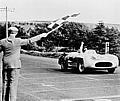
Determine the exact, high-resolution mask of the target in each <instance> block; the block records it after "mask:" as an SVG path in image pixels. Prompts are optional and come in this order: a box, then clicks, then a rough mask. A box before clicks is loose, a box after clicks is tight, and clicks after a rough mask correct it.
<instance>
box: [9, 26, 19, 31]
mask: <svg viewBox="0 0 120 101" xmlns="http://www.w3.org/2000/svg"><path fill="white" fill-rule="evenodd" d="M8 30H11V31H18V29H17V28H16V27H10V28H8Z"/></svg>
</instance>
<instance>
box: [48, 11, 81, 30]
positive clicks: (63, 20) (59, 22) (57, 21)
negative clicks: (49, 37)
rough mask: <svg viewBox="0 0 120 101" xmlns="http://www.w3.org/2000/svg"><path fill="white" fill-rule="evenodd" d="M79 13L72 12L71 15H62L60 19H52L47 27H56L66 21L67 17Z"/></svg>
mask: <svg viewBox="0 0 120 101" xmlns="http://www.w3.org/2000/svg"><path fill="white" fill-rule="evenodd" d="M79 14H80V13H77V14H72V15H67V16H65V17H62V18H60V19H57V20H55V21H52V22H51V24H50V25H48V28H51V29H53V28H56V27H57V26H59V25H62V24H64V23H66V22H68V20H69V18H72V17H77V16H78V15H79Z"/></svg>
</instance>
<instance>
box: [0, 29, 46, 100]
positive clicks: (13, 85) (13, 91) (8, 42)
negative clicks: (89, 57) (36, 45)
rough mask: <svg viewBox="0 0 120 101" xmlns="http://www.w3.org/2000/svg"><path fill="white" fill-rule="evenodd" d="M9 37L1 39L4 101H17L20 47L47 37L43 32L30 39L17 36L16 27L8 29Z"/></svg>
mask: <svg viewBox="0 0 120 101" xmlns="http://www.w3.org/2000/svg"><path fill="white" fill-rule="evenodd" d="M8 31H9V34H10V35H9V37H8V38H5V39H2V40H0V51H3V57H2V65H3V66H2V101H16V97H17V85H18V77H19V72H20V68H21V61H20V49H21V46H22V45H26V44H29V43H32V42H35V41H38V40H40V39H41V38H42V37H46V36H47V35H48V34H47V33H43V34H40V35H37V36H35V37H32V38H30V39H21V38H16V37H15V36H16V35H17V33H18V29H17V28H16V27H10V28H9V29H8Z"/></svg>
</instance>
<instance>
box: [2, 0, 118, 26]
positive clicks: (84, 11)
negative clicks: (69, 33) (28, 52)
mask: <svg viewBox="0 0 120 101" xmlns="http://www.w3.org/2000/svg"><path fill="white" fill-rule="evenodd" d="M6 2H7V3H6ZM6 5H7V6H8V8H9V9H13V8H15V10H14V12H9V14H8V19H9V20H15V21H16V20H17V21H30V20H39V21H43V20H44V21H47V20H49V21H51V20H55V19H57V18H60V17H63V16H65V15H70V14H73V13H80V15H79V16H78V17H77V18H74V19H73V21H78V22H83V23H84V22H85V23H98V22H99V21H103V22H104V23H114V24H116V23H117V24H120V0H0V8H1V7H5V6H6ZM0 20H5V12H2V11H1V12H0Z"/></svg>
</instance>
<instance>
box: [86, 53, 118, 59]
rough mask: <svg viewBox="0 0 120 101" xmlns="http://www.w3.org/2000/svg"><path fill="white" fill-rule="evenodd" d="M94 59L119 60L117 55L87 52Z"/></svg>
mask: <svg viewBox="0 0 120 101" xmlns="http://www.w3.org/2000/svg"><path fill="white" fill-rule="evenodd" d="M87 55H88V56H89V57H90V58H91V59H92V60H100V61H114V60H117V56H115V55H112V54H104V55H101V54H87Z"/></svg>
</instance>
